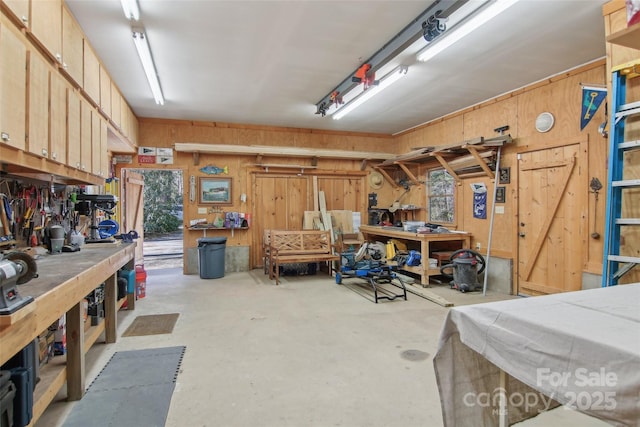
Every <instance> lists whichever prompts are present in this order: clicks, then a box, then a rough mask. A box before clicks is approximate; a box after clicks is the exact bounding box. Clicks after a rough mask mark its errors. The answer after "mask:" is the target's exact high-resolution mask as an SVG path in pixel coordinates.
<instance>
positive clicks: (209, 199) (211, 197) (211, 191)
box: [198, 177, 233, 205]
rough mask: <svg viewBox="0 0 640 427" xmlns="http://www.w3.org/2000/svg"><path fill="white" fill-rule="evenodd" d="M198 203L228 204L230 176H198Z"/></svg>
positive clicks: (229, 199)
mask: <svg viewBox="0 0 640 427" xmlns="http://www.w3.org/2000/svg"><path fill="white" fill-rule="evenodd" d="M199 184H200V185H199V190H198V194H199V196H198V203H199V204H201V205H230V204H231V201H232V200H233V199H232V197H233V196H232V187H231V178H204V177H201V178H200V183H199Z"/></svg>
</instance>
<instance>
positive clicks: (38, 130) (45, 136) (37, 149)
mask: <svg viewBox="0 0 640 427" xmlns="http://www.w3.org/2000/svg"><path fill="white" fill-rule="evenodd" d="M27 62H28V64H29V65H28V68H29V71H28V76H29V80H28V82H27V99H28V112H29V114H28V122H29V125H28V133H27V149H28V150H29V152H31V153H33V154H36V155H38V156H43V157H49V67H48V65H47V63H46V62H45V61H44V59H43V58H42V57H41V56H40V55H39V54H38V53H37V52H35V51H29V52H28V61H27Z"/></svg>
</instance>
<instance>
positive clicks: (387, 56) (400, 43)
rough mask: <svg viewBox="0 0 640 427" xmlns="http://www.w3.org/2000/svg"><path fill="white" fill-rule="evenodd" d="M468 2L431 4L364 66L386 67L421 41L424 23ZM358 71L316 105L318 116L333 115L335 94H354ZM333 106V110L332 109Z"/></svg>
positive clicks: (455, 0)
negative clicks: (431, 17) (332, 97)
mask: <svg viewBox="0 0 640 427" xmlns="http://www.w3.org/2000/svg"><path fill="white" fill-rule="evenodd" d="M467 1H475V0H438V1H432V2H430V3H431V5H430V6H429V7H428V8H427V9H426V10H425V11H423V12H422V13H421V14H420V15H419V16H418V17H416V18H415V19H414V20H413V21H411V22H410V23H409V24H408V25H407V26H405V28H403V29H402V30H401V31H400V32H399V33H398V34H396V35H395V36H394V37H393V38H392V39H391V40H389V41H388V42H387V43H385V44H384V46H382V47H381V48H380V49H379V50H378V51H377V52H376V53H374V54H373V56H371V57H370V58H369V59H367V60H366V61H362V62H361V63H360V64H359V65H358V67H359V66H361V65H362V64H371V70H370V71H371V72H376V71H378V70H380V69H381V68H382V67H384V66H385V65H386V64H388V63H389V62H391V61H392V60H394V59H395V58H396V57H397V56H398V55H400V54H401V53H403V52H404V51H405V50H406V49H407V48H408V47H410V46H411V45H412V44H413V43H415V42H416V41H417V40H419V39H420V38H421V37H422V33H423V28H422V23H423V22H424V21H426V20H427V19H428V18H429V17H430V16H431V15H433V14H434V13H436V12H437V11H442V12H443V13H444V15H447V16H448V11H449V10H456V9H458V8H459V7H460V5H461V4H464V3H465V2H467ZM356 71H357V69H356V70H354V71H353V72H352V73H351V74H349V76H347V78H345V79H344V80H343V81H342V82H341V83H340V84H339V85H338V86H336V87H335V88H334V89H332V90H331V91H330V92H329V93H327V94H326V95H325V96H324V97H323V98H322V99H321V100H320V101H318V102H317V103H316V114H321V115H322V116H325V113H326V114H327V115H329V114H331V112H330V111H329V109H330V108H331V109H334V108H335V104H334V102H333V101H332V100H331V95H332V94H333V93H334V92H338V93H340V94H341V95H342V96H343V97H346V96H347V94H349V93H350V92H352V91H353V90H354V89H355V88H356V87H357V86H358V83H354V82H353V80H352V77H353V75H354V74H355V72H356ZM332 106H333V108H332Z"/></svg>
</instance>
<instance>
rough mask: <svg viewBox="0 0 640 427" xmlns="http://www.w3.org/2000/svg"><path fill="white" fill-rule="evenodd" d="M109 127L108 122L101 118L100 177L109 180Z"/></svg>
mask: <svg viewBox="0 0 640 427" xmlns="http://www.w3.org/2000/svg"><path fill="white" fill-rule="evenodd" d="M108 127H109V125H108V124H107V121H106V120H105V119H103V118H100V176H101V177H102V178H107V177H108V176H109V175H110V174H109V148H108V138H109V130H108Z"/></svg>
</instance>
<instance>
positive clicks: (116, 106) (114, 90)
mask: <svg viewBox="0 0 640 427" xmlns="http://www.w3.org/2000/svg"><path fill="white" fill-rule="evenodd" d="M121 104H122V95H120V92H119V91H118V87H117V86H116V85H115V84H114V83H113V81H112V82H111V121H112V122H113V124H115V125H116V128H118V130H119V129H120V128H121V127H122V107H121Z"/></svg>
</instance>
